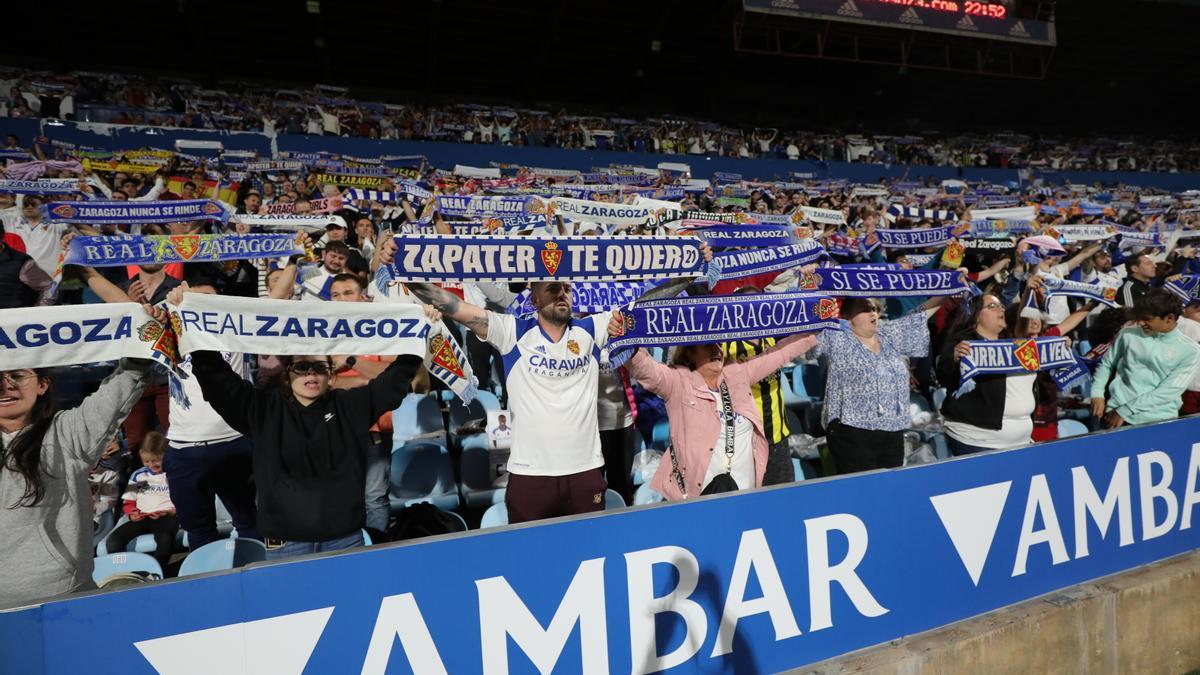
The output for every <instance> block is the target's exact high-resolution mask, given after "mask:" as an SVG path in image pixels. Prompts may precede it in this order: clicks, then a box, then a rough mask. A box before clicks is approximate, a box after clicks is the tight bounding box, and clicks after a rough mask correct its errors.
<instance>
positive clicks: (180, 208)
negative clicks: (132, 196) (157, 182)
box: [45, 199, 233, 225]
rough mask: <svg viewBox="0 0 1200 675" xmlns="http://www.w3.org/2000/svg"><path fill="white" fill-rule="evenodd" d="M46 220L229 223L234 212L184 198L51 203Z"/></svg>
mask: <svg viewBox="0 0 1200 675" xmlns="http://www.w3.org/2000/svg"><path fill="white" fill-rule="evenodd" d="M45 209H46V214H47V218H48V219H49V220H52V221H54V222H59V223H75V224H84V225H108V224H118V225H135V224H136V225H147V224H150V223H175V222H180V221H189V220H219V221H221V222H222V223H223V222H226V221H227V220H229V216H230V215H232V212H233V210H232V209H231V208H230V207H229V205H228V204H224V203H222V202H219V201H215V200H212V199H185V200H181V201H170V202H114V201H100V200H97V201H90V202H51V203H50V204H47V205H46V207H45Z"/></svg>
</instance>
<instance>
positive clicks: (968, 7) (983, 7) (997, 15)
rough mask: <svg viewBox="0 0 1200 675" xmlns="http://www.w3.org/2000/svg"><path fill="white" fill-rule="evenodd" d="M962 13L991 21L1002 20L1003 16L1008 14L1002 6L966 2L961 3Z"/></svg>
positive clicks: (969, 0)
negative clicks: (990, 19)
mask: <svg viewBox="0 0 1200 675" xmlns="http://www.w3.org/2000/svg"><path fill="white" fill-rule="evenodd" d="M963 12H965V13H966V14H973V15H975V16H986V17H989V18H992V19H1003V18H1004V15H1005V14H1007V13H1008V9H1007V8H1006V7H1005V6H1004V5H999V4H993V3H990V2H971V0H967V2H965V3H963Z"/></svg>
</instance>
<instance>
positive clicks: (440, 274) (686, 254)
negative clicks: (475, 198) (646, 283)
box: [392, 234, 720, 283]
mask: <svg viewBox="0 0 1200 675" xmlns="http://www.w3.org/2000/svg"><path fill="white" fill-rule="evenodd" d="M701 243H702V242H701V241H700V240H699V239H697V238H696V237H677V236H666V237H645V236H637V237H587V236H573V237H556V238H554V239H546V238H533V237H500V236H487V235H480V236H455V235H445V234H435V235H405V234H401V235H397V236H396V245H397V251H396V262H395V263H394V265H393V269H392V277H393V278H394V279H396V280H398V281H427V282H440V281H502V282H509V281H630V280H633V279H673V278H680V277H694V276H701V275H706V274H707V275H709V277H710V280H711V281H712V282H713V283H715V281H716V278H715V275H718V274H719V273H720V272H719V269H720V268H719V266H718V265H715V264H709V265H706V264H705V262H704V259H703V256H702V255H701V252H700V247H701ZM706 267H707V271H706Z"/></svg>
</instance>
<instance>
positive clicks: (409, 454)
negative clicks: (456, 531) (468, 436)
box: [388, 441, 461, 512]
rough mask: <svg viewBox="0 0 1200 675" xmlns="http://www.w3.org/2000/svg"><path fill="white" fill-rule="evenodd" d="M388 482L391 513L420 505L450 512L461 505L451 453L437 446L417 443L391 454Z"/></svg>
mask: <svg viewBox="0 0 1200 675" xmlns="http://www.w3.org/2000/svg"><path fill="white" fill-rule="evenodd" d="M391 483H392V485H391V490H389V493H388V500H389V501H390V503H391V508H392V511H393V512H395V511H399V510H400V509H402V508H404V507H405V506H410V505H412V504H418V503H420V502H429V503H431V504H433V505H434V506H436V507H438V508H439V509H442V510H443V511H452V510H454V509H456V508H458V506H459V504H460V503H461V502H460V499H459V496H458V484H457V483H455V482H454V465H453V464H452V463H451V461H450V453H449V451H448V450H446V447H445V446H444V445H440V444H438V443H432V442H429V441H417V442H414V443H407V444H405V445H403V446H401V447H399V448H397V449H396V450H395V451H393V452H392V476H391Z"/></svg>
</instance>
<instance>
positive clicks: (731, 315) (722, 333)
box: [608, 293, 838, 363]
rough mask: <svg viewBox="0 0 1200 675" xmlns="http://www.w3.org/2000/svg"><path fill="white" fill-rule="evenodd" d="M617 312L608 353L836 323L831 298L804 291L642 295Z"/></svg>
mask: <svg viewBox="0 0 1200 675" xmlns="http://www.w3.org/2000/svg"><path fill="white" fill-rule="evenodd" d="M622 316H623V318H624V323H623V325H622V327H621V334H620V335H618V336H617V337H614V338H612V339H610V340H609V342H608V347H609V349H610V350H612V351H613V352H617V351H620V350H623V349H625V348H630V347H650V346H659V345H693V344H700V343H711V342H729V341H732V340H753V339H757V338H764V337H774V336H778V335H789V334H792V333H802V332H809V331H815V330H823V329H826V328H837V327H838V305H837V302H836V301H835V300H833V298H826V297H821V296H816V295H811V294H808V293H761V294H758V295H717V296H711V295H710V296H701V297H695V298H671V299H667V300H648V301H646V302H640V303H634V305H633V307H631V308H629V309H625V310H623V311H622ZM617 360H618V359H617V358H615V357H614V358H613V359H611V361H612V362H614V363H615V362H616V361H617Z"/></svg>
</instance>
